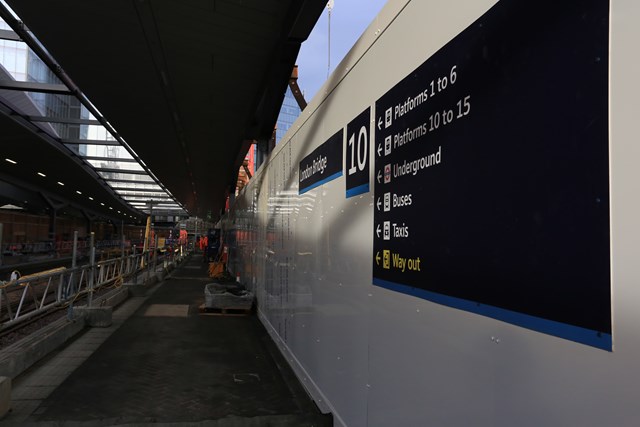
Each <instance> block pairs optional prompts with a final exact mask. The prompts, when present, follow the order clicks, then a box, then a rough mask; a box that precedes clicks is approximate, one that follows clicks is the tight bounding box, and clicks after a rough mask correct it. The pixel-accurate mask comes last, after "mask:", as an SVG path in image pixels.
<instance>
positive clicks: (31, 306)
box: [0, 250, 187, 329]
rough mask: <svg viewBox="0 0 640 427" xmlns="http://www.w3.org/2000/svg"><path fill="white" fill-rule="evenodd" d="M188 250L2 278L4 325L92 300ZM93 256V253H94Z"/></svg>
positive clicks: (0, 313)
mask: <svg viewBox="0 0 640 427" xmlns="http://www.w3.org/2000/svg"><path fill="white" fill-rule="evenodd" d="M186 255H187V253H186V251H184V252H183V251H182V250H179V251H172V252H165V253H164V254H161V255H158V253H157V252H146V253H144V254H133V255H128V256H123V257H119V258H113V259H109V260H107V261H101V262H93V261H92V262H91V263H90V264H88V265H83V266H79V267H75V268H65V267H59V268H55V269H52V270H47V271H43V272H40V273H35V274H30V275H27V276H23V277H20V278H19V279H17V280H11V281H8V282H4V281H0V329H2V328H3V327H6V326H9V325H14V324H16V323H19V322H22V321H26V320H28V319H30V318H32V317H34V316H37V315H39V314H41V313H43V312H46V311H48V310H50V309H52V308H55V307H60V306H63V305H69V304H73V303H74V302H75V301H76V300H78V299H79V298H81V297H84V296H86V297H87V302H86V303H87V305H89V306H90V305H91V304H92V300H93V294H94V293H95V292H96V291H98V290H99V289H103V288H104V287H105V286H107V287H109V286H113V287H117V286H120V285H121V284H122V283H123V282H124V280H125V279H126V280H128V279H130V278H131V277H134V280H137V276H138V275H139V274H144V273H145V272H146V273H147V274H151V272H155V269H156V266H157V265H162V263H164V265H165V266H166V263H167V262H171V261H179V260H181V259H182V258H183V257H185V256H186ZM92 258H93V257H92Z"/></svg>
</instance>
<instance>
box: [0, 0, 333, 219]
mask: <svg viewBox="0 0 640 427" xmlns="http://www.w3.org/2000/svg"><path fill="white" fill-rule="evenodd" d="M325 4H326V0H180V1H178V0H135V1H133V0H93V1H87V2H84V1H68V0H48V1H41V0H4V1H3V2H1V1H0V12H1V13H2V14H1V16H0V17H1V18H2V19H3V20H4V21H6V23H7V25H4V24H0V43H5V47H6V46H10V47H15V52H16V55H21V54H22V53H21V52H23V51H25V49H24V48H20V46H21V45H22V44H24V43H26V44H28V45H29V47H30V50H29V53H28V55H34V60H39V61H40V62H41V63H43V64H44V66H43V67H40V68H38V67H34V66H33V64H32V63H31V62H29V64H30V65H29V69H25V70H22V71H21V70H15V69H13V70H11V69H10V68H11V67H10V66H7V64H2V61H1V60H0V113H2V114H0V132H1V133H2V134H3V137H2V141H0V144H1V145H2V151H3V157H4V159H0V178H3V179H4V180H5V181H6V180H7V179H10V180H13V181H14V182H16V183H21V184H25V185H27V186H30V187H32V188H37V189H42V191H45V192H48V193H57V194H61V195H64V198H65V199H67V200H71V199H73V200H74V203H76V204H77V205H78V206H80V207H83V208H84V207H86V208H87V209H90V210H92V211H95V212H101V211H104V212H106V213H107V214H110V215H112V216H114V217H118V215H121V216H124V217H125V218H126V217H131V218H134V217H135V216H136V215H138V216H139V215H140V214H141V213H142V212H148V211H149V209H150V208H151V207H153V210H154V212H158V211H162V212H163V213H166V214H168V215H171V214H175V215H184V214H190V215H192V216H194V215H197V216H201V217H205V216H209V215H210V216H211V217H213V218H214V219H215V217H217V215H218V213H219V212H220V210H221V209H222V208H223V207H224V202H225V198H226V195H227V193H228V191H230V190H232V189H233V188H235V183H236V178H237V173H238V168H239V167H240V165H241V164H242V160H243V159H244V156H245V154H246V152H247V149H248V148H249V146H250V144H251V143H252V142H253V141H255V140H268V139H269V138H270V137H271V134H272V132H273V127H274V124H275V122H276V118H277V115H278V111H279V109H280V105H281V104H282V100H283V97H284V93H285V90H286V88H287V83H288V80H289V76H290V75H291V71H292V69H293V66H294V64H295V60H296V57H297V54H298V51H299V49H300V44H301V43H302V42H303V41H304V40H306V38H307V37H308V35H309V33H310V32H311V30H312V28H313V26H314V25H315V23H316V21H317V20H318V18H319V16H320V14H321V13H322V11H323V9H324V6H325ZM7 6H8V7H7ZM9 7H10V8H11V9H9ZM36 57H37V59H36ZM0 59H1V58H0ZM29 61H31V59H29ZM18 62H19V61H16V63H18ZM9 65H11V64H9ZM18 68H19V67H18ZM39 69H40V70H42V69H46V70H48V71H46V72H36V71H37V70H39ZM34 70H36V71H34ZM47 94H48V95H55V96H53V97H51V96H49V97H48V98H46V96H47ZM45 98H46V99H45ZM52 99H53V101H51V100H52ZM52 102H53V103H57V104H62V105H63V106H64V108H63V109H64V110H65V111H71V112H73V114H62V115H61V114H59V111H60V105H58V106H56V105H50V104H51V103H52ZM74 109H75V110H74ZM7 159H8V160H7ZM9 160H10V161H9ZM43 175H44V176H43ZM61 183H62V184H64V185H62V184H61ZM116 212H117V215H116Z"/></svg>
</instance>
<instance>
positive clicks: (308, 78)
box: [297, 0, 386, 102]
mask: <svg viewBox="0 0 640 427" xmlns="http://www.w3.org/2000/svg"><path fill="white" fill-rule="evenodd" d="M385 3H386V0H334V5H333V10H332V11H331V62H330V71H333V70H334V68H335V67H336V65H338V64H339V63H340V61H342V58H344V56H345V55H346V54H347V52H349V50H350V49H351V46H353V45H354V43H355V42H356V41H357V40H358V38H359V37H360V35H361V34H362V33H363V32H364V30H366V29H367V27H368V26H369V24H370V23H371V22H372V21H373V19H374V18H375V17H376V15H377V14H378V12H380V10H382V7H383V6H384V4H385ZM328 26H329V25H328V11H327V8H325V9H324V12H323V13H322V16H321V17H320V19H319V20H318V23H317V24H316V26H315V28H314V29H313V31H312V32H311V34H310V35H309V38H308V39H307V40H306V41H305V42H304V43H302V47H301V48H300V53H299V55H298V61H297V64H298V85H299V86H300V89H301V90H302V91H303V92H304V98H305V99H306V100H307V102H309V101H311V99H312V98H313V96H314V95H315V94H316V92H317V91H318V89H320V87H321V86H322V84H323V83H324V82H325V80H327V65H329V64H328V63H329V57H328V52H329V50H328V46H329V44H328V32H329V31H328V30H329V28H328Z"/></svg>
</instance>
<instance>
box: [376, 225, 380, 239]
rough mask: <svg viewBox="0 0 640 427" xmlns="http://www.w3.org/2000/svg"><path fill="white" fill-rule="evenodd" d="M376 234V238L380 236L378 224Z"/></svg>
mask: <svg viewBox="0 0 640 427" xmlns="http://www.w3.org/2000/svg"><path fill="white" fill-rule="evenodd" d="M376 236H378V239H379V238H380V224H378V225H377V226H376Z"/></svg>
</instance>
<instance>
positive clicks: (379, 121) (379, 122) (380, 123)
mask: <svg viewBox="0 0 640 427" xmlns="http://www.w3.org/2000/svg"><path fill="white" fill-rule="evenodd" d="M380 129H382V116H380V117H378V130H380Z"/></svg>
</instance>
